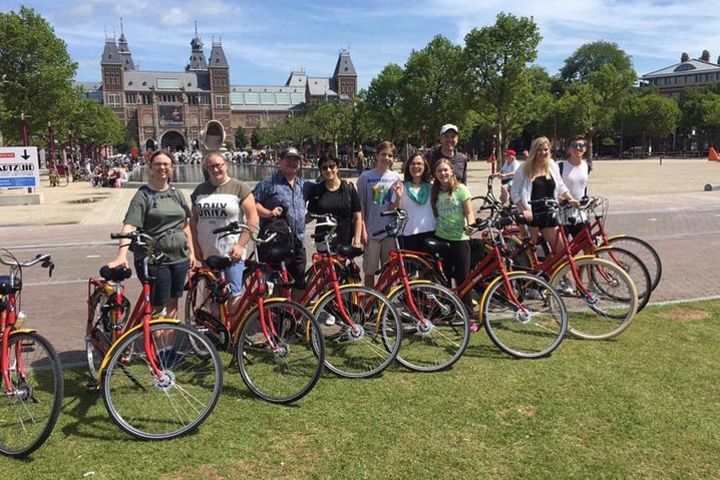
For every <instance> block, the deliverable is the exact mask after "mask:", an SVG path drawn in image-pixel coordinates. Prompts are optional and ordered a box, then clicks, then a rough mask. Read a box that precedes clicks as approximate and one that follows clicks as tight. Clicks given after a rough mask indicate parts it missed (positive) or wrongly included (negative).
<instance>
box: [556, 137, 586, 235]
mask: <svg viewBox="0 0 720 480" xmlns="http://www.w3.org/2000/svg"><path fill="white" fill-rule="evenodd" d="M586 151H587V140H586V139H585V137H583V136H582V135H575V136H574V137H572V138H571V139H570V144H569V146H568V159H567V160H566V161H564V162H559V163H558V167H559V168H560V173H561V175H562V179H563V182H565V186H566V187H567V188H568V190H569V191H570V193H571V194H572V196H573V198H583V197H585V196H587V184H588V177H589V174H590V167H589V165H588V163H587V162H586V161H585V160H583V156H584V155H585V152H586ZM565 212H566V213H567V212H569V214H570V215H572V216H574V217H576V223H575V224H573V225H570V224H569V223H568V221H567V220H566V219H565V218H562V219H561V221H562V222H563V223H564V224H565V226H566V231H567V232H568V233H569V234H570V235H571V236H575V235H577V234H578V233H579V232H580V230H582V228H583V227H584V222H587V217H586V216H585V215H583V214H582V213H580V218H577V216H578V213H577V211H572V210H571V211H568V210H565Z"/></svg>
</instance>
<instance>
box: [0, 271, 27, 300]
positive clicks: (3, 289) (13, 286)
mask: <svg viewBox="0 0 720 480" xmlns="http://www.w3.org/2000/svg"><path fill="white" fill-rule="evenodd" d="M11 280H12V281H11ZM21 288H22V280H20V279H19V278H18V277H15V278H14V279H12V278H11V277H10V275H0V295H9V294H11V293H15V292H19V291H20V289H21Z"/></svg>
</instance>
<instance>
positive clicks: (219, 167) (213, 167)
mask: <svg viewBox="0 0 720 480" xmlns="http://www.w3.org/2000/svg"><path fill="white" fill-rule="evenodd" d="M225 165H226V164H224V163H216V164H215V165H207V169H208V170H222V169H223V167H225Z"/></svg>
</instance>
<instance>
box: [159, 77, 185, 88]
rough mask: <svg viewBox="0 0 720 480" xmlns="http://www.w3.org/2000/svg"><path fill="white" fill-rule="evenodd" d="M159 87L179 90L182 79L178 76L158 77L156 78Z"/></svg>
mask: <svg viewBox="0 0 720 480" xmlns="http://www.w3.org/2000/svg"><path fill="white" fill-rule="evenodd" d="M155 82H156V86H157V88H158V89H163V90H179V89H180V80H178V79H177V78H157V79H156V80H155Z"/></svg>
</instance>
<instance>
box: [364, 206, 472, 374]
mask: <svg viewBox="0 0 720 480" xmlns="http://www.w3.org/2000/svg"><path fill="white" fill-rule="evenodd" d="M381 215H382V216H391V217H394V221H393V222H392V223H391V224H390V225H389V226H388V228H386V229H385V230H383V231H382V232H377V234H378V235H379V234H381V233H386V234H387V235H388V236H389V237H391V238H394V239H395V249H394V250H391V251H390V259H389V261H388V262H386V263H385V264H384V265H383V267H382V268H381V269H380V272H379V277H378V280H377V282H376V283H375V290H377V291H379V292H383V293H385V294H386V295H387V296H388V300H390V303H391V304H392V306H393V308H395V310H396V311H397V313H398V314H399V315H400V319H401V321H402V324H403V342H402V346H401V348H400V353H398V357H397V360H398V362H400V364H401V365H403V366H404V367H406V368H409V369H410V370H416V371H421V372H436V371H440V370H444V369H446V368H449V367H451V366H452V365H453V364H455V362H457V361H458V360H459V359H460V357H461V356H462V354H463V353H464V352H465V349H466V348H467V345H468V342H469V340H470V316H469V315H468V312H467V310H466V309H465V306H464V305H463V303H462V301H461V300H460V298H458V296H457V295H456V294H455V293H454V292H453V291H452V290H451V289H450V288H448V287H445V286H443V285H439V284H437V283H433V282H431V281H428V280H421V279H416V278H415V279H411V275H413V276H416V275H417V273H418V272H417V269H414V271H412V272H411V273H408V268H406V264H407V265H408V266H410V265H413V266H414V265H416V263H414V261H412V260H409V259H410V258H412V259H416V258H417V256H418V255H422V253H421V252H413V251H410V250H403V249H401V248H400V243H399V241H398V235H399V234H400V232H402V231H403V229H404V227H405V223H406V222H407V212H405V210H403V209H400V208H398V209H395V210H391V211H388V212H383V213H382V214H381ZM406 257H407V259H406Z"/></svg>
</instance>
